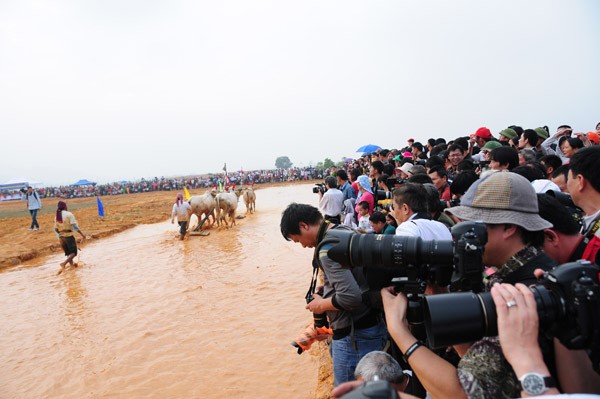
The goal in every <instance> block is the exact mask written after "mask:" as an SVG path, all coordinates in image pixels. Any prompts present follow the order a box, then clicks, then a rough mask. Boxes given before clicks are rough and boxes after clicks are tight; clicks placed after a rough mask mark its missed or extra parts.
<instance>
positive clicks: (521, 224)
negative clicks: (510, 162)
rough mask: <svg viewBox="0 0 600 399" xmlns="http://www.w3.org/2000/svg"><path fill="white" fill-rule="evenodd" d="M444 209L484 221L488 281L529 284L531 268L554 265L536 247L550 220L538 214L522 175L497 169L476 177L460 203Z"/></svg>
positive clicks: (460, 217)
mask: <svg viewBox="0 0 600 399" xmlns="http://www.w3.org/2000/svg"><path fill="white" fill-rule="evenodd" d="M446 212H447V213H450V214H452V215H453V216H455V217H457V218H459V219H461V220H473V221H482V222H484V223H485V224H486V225H487V231H488V239H487V244H486V246H485V251H484V254H483V263H484V265H486V266H488V267H491V268H493V272H492V271H491V270H490V271H488V272H487V274H488V276H489V280H490V283H492V282H497V281H500V280H501V281H502V282H505V283H511V284H514V283H517V282H521V283H523V284H532V283H534V282H535V281H536V279H535V277H534V275H533V270H534V269H536V268H538V267H539V268H545V269H549V268H551V267H553V266H554V262H553V261H552V260H551V259H550V258H549V257H548V256H547V255H546V254H544V253H543V252H542V251H541V250H540V248H541V247H542V245H543V243H544V229H547V228H551V227H552V224H551V223H549V222H547V221H545V220H544V219H542V218H541V217H540V215H539V214H538V204H537V196H536V193H535V190H534V189H533V187H532V186H531V183H530V182H529V181H528V180H527V179H525V178H524V177H523V176H520V175H517V174H516V173H511V172H500V173H493V174H491V175H489V176H487V177H485V178H483V179H480V180H478V181H476V182H475V183H474V184H473V185H472V186H471V187H470V188H469V190H468V191H467V192H466V193H465V195H464V196H463V197H462V198H461V205H460V206H456V207H453V208H449V209H447V210H446Z"/></svg>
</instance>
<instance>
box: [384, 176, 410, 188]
mask: <svg viewBox="0 0 600 399" xmlns="http://www.w3.org/2000/svg"><path fill="white" fill-rule="evenodd" d="M404 182H405V180H404V179H401V178H399V177H390V178H388V179H387V180H386V181H385V185H386V186H388V188H389V189H390V190H393V189H394V188H395V187H399V186H400V185H402V184H404Z"/></svg>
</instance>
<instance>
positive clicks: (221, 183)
mask: <svg viewBox="0 0 600 399" xmlns="http://www.w3.org/2000/svg"><path fill="white" fill-rule="evenodd" d="M219 192H221V193H222V192H223V182H222V181H220V180H219Z"/></svg>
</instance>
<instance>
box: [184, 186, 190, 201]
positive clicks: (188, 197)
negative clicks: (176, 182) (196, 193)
mask: <svg viewBox="0 0 600 399" xmlns="http://www.w3.org/2000/svg"><path fill="white" fill-rule="evenodd" d="M183 193H184V194H185V200H186V201H187V200H189V199H190V192H189V191H188V189H187V187H185V186H183Z"/></svg>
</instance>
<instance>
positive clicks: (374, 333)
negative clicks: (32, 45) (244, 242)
mask: <svg viewBox="0 0 600 399" xmlns="http://www.w3.org/2000/svg"><path fill="white" fill-rule="evenodd" d="M280 227H281V234H282V235H283V237H284V238H285V239H286V240H288V241H293V242H295V243H299V244H301V245H302V247H304V248H315V252H314V255H313V268H314V270H315V274H316V273H318V270H321V271H323V291H322V293H317V292H315V293H313V294H312V300H311V301H310V302H309V303H308V305H306V309H308V310H309V311H311V312H312V313H313V314H322V313H326V314H327V318H328V319H329V325H330V327H331V328H332V330H333V340H332V343H331V356H332V358H333V375H334V384H335V385H336V386H337V385H339V384H341V383H342V382H346V381H351V380H353V379H354V370H355V368H356V365H357V363H358V361H359V360H360V359H361V358H362V357H363V356H364V355H366V354H367V353H369V352H371V351H374V350H381V349H382V348H383V346H384V345H385V342H386V340H387V331H386V328H385V325H384V323H383V320H382V318H381V316H380V312H379V311H377V310H375V309H373V308H372V307H371V306H370V305H368V304H366V303H364V302H363V293H364V292H367V291H368V286H367V282H366V279H365V276H364V274H363V272H362V268H360V267H356V268H353V269H345V268H343V267H342V265H340V264H339V263H337V262H335V261H333V260H331V259H330V258H329V257H328V255H327V251H328V250H329V249H330V248H331V247H332V246H333V244H324V245H321V246H319V244H320V243H321V242H322V241H323V239H324V238H325V237H326V236H327V232H328V231H329V230H330V229H345V228H347V227H345V226H336V225H334V224H332V223H329V222H327V221H325V220H324V219H323V216H322V215H321V213H320V212H319V210H318V209H317V208H315V207H313V206H310V205H305V204H296V203H292V204H290V205H289V206H288V207H287V208H286V209H285V211H284V212H283V214H282V216H281V224H280ZM315 277H316V276H315Z"/></svg>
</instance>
